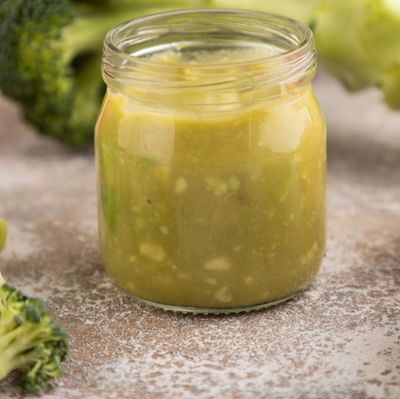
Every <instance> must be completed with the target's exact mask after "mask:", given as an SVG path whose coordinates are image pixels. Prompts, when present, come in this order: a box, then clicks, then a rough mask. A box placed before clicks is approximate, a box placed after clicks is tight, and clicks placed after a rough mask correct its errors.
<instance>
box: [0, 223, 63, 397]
mask: <svg viewBox="0 0 400 399" xmlns="http://www.w3.org/2000/svg"><path fill="white" fill-rule="evenodd" d="M5 235H6V227H5V222H4V221H3V220H2V219H0V249H1V248H2V247H3V244H4V241H5ZM67 352H68V347H67V342H66V333H65V331H64V330H63V329H62V328H60V326H59V325H58V324H57V323H56V322H55V321H54V320H53V319H52V317H51V316H50V314H49V313H48V312H47V310H46V309H45V307H44V306H43V303H42V301H41V300H40V299H38V298H29V297H27V296H25V295H24V294H22V293H21V292H20V291H18V290H17V289H16V288H14V287H11V286H10V285H8V284H7V283H6V282H5V280H4V278H3V276H2V275H1V273H0V380H2V379H4V378H5V377H6V376H7V375H8V374H9V373H10V372H11V371H13V370H17V369H18V370H21V371H22V377H21V386H22V387H23V389H24V390H25V391H27V392H38V391H40V390H42V389H44V388H45V387H46V386H47V383H48V381H49V379H51V378H56V377H59V376H61V374H62V372H63V370H62V367H61V362H62V361H63V360H64V358H65V356H66V355H67Z"/></svg>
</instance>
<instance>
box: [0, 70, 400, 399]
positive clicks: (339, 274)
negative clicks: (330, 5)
mask: <svg viewBox="0 0 400 399" xmlns="http://www.w3.org/2000/svg"><path fill="white" fill-rule="evenodd" d="M316 88H317V93H318V95H319V97H320V100H321V103H322V106H323V108H324V111H325V113H326V115H327V119H328V123H329V189H328V250H327V256H326V258H325V260H324V262H323V266H322V270H321V272H320V274H319V276H318V278H317V280H316V281H315V283H314V284H313V286H312V287H311V288H310V289H309V290H308V291H307V292H306V293H304V294H303V295H301V296H300V297H298V298H297V299H295V300H292V301H290V302H288V303H286V304H284V305H281V306H278V307H276V308H273V309H270V310H265V311H260V312H256V313H249V314H243V315H235V316H224V317H207V316H201V317H194V316H184V315H175V314H171V313H165V312H163V311H160V310H155V309H150V308H146V307H144V306H142V305H139V304H137V303H135V302H134V301H133V300H132V299H130V298H128V297H127V296H126V295H124V294H122V293H121V292H119V291H118V290H117V289H116V288H115V287H114V286H113V285H112V283H111V282H110V279H109V278H108V277H107V275H106V274H105V272H104V270H103V267H102V265H101V262H100V258H99V251H98V243H97V231H96V211H95V203H96V198H95V174H94V165H93V156H92V154H91V153H90V152H89V153H88V152H73V151H71V150H68V149H66V148H65V147H63V146H62V145H60V144H58V143H56V142H53V141H52V140H50V139H47V138H43V137H39V136H38V135H36V134H34V132H33V131H32V130H31V129H30V128H28V127H27V126H26V125H25V124H24V123H22V122H21V119H20V117H19V116H18V113H17V111H16V109H15V107H13V106H12V105H10V104H9V103H7V102H6V101H5V100H1V101H0V215H2V216H3V217H5V218H6V219H7V221H8V223H9V228H10V234H9V240H8V243H7V248H6V250H5V252H4V253H3V254H2V255H1V257H0V266H1V269H2V271H3V272H4V275H5V277H6V278H7V279H8V280H9V281H10V282H12V283H13V284H15V285H16V286H18V287H20V288H23V289H24V290H25V291H26V292H27V293H29V294H34V295H37V296H41V297H42V298H44V299H45V301H46V303H47V305H48V306H49V308H50V309H51V311H52V312H53V314H54V315H56V317H57V319H58V320H59V321H60V323H61V324H62V325H64V326H65V327H66V329H67V330H68V331H69V334H70V338H69V345H70V355H69V357H68V361H67V362H66V365H65V367H66V374H65V376H64V378H62V379H61V380H59V381H58V382H56V383H54V384H53V386H52V388H51V389H50V390H49V391H48V392H47V393H46V394H45V395H44V396H43V397H44V398H57V399H58V398H59V399H77V398H93V399H94V398H96V399H97V398H104V399H111V398H118V399H119V398H121V399H124V398H126V399H128V398H129V399H135V398H140V399H142V398H143V399H146V398H149V399H150V398H157V399H163V398H224V399H225V398H232V399H239V398H240V399H241V398H257V399H258V398H268V399H277V398H285V399H290V398H307V399H309V398H323V399H325V398H327V399H329V398H340V399H344V398H359V399H361V398H382V399H383V398H385V399H392V398H393V399H396V398H400V112H398V113H397V114H396V113H393V112H389V111H388V110H387V109H386V108H385V106H384V105H383V104H382V103H381V102H380V100H379V97H380V95H379V93H377V92H375V91H369V92H366V93H363V94H361V95H357V96H350V95H349V94H347V93H345V92H344V91H343V90H342V89H341V88H340V87H339V86H338V85H337V83H336V82H334V81H333V80H332V79H330V78H327V77H325V76H320V77H319V78H318V79H317V81H316ZM19 395H20V393H19V391H18V390H17V389H15V388H13V387H12V385H11V384H10V380H8V381H5V382H2V383H0V398H3V399H9V398H16V397H19Z"/></svg>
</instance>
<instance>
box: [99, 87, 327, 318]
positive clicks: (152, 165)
mask: <svg viewBox="0 0 400 399" xmlns="http://www.w3.org/2000/svg"><path fill="white" fill-rule="evenodd" d="M325 148H326V138H325V123H324V119H323V117H322V114H321V112H320V108H319V106H318V103H317V100H316V98H315V96H314V94H313V91H312V88H311V85H310V84H306V85H304V87H303V88H302V90H301V91H300V92H297V93H296V95H293V96H291V95H288V96H286V97H285V96H284V97H282V98H281V99H280V100H279V101H274V102H272V101H268V100H266V101H263V102H260V103H258V104H256V105H253V106H249V107H245V108H243V109H241V110H235V111H231V112H230V111H228V112H224V113H212V112H210V113H209V114H207V113H201V114H197V113H196V112H179V110H176V112H161V111H160V110H158V109H157V110H156V109H155V108H154V109H152V107H151V106H148V105H147V106H145V105H142V104H140V103H138V102H137V101H133V100H132V99H131V98H129V96H127V95H125V94H122V93H119V92H116V91H113V90H108V92H107V95H106V98H105V101H104V103H103V107H102V111H101V114H100V117H99V120H98V124H97V129H96V159H97V171H98V179H97V181H98V218H99V231H100V241H101V252H102V257H103V260H104V263H105V266H106V268H107V271H108V273H109V274H110V276H111V277H112V278H113V279H114V281H115V282H116V284H117V285H118V286H119V287H121V288H122V289H124V290H125V291H127V292H128V293H130V294H132V295H134V296H135V297H137V298H139V299H142V300H144V301H147V302H150V303H152V304H155V305H158V306H161V307H165V308H169V309H175V310H181V311H199V312H201V311H202V312H229V311H238V310H246V309H252V308H256V307H262V306H267V305H268V304H271V303H276V302H277V301H281V300H284V299H286V298H289V297H291V296H292V295H294V294H295V293H297V292H300V291H302V290H303V289H304V288H306V287H307V286H308V285H309V284H310V283H311V282H312V280H313V278H314V277H315V275H316V273H317V271H318V268H319V265H320V263H321V259H322V257H323V253H324V248H325V166H326V165H325V164H326V150H325Z"/></svg>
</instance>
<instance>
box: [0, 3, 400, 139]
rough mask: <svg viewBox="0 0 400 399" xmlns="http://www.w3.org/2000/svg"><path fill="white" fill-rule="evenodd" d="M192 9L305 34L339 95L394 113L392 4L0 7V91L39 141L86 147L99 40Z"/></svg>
mask: <svg viewBox="0 0 400 399" xmlns="http://www.w3.org/2000/svg"><path fill="white" fill-rule="evenodd" d="M193 7H203V8H205V7H218V8H222V7H223V8H244V9H255V10H260V11H265V12H273V13H279V14H282V15H286V16H289V17H292V18H295V19H298V20H300V21H302V22H303V23H306V24H309V25H310V26H312V28H313V30H314V34H315V41H316V46H317V49H318V53H319V56H320V59H321V60H322V61H323V62H325V64H326V65H327V67H328V69H329V70H330V71H331V72H332V73H333V74H334V75H335V76H336V77H337V78H338V79H339V80H340V81H341V82H342V83H343V84H344V85H345V86H346V87H347V88H348V89H350V90H359V89H362V88H365V87H368V86H377V87H379V88H381V89H382V91H383V93H384V98H385V100H386V102H387V103H388V104H389V105H390V106H391V107H394V108H400V0H280V1H276V0H97V1H95V0H1V2H0V87H1V89H2V91H3V93H4V94H5V95H6V96H8V97H10V98H13V99H14V100H17V101H18V102H19V103H20V104H21V105H22V108H23V112H24V115H25V117H26V119H27V120H28V121H30V122H31V123H32V124H33V125H34V126H36V127H37V128H38V129H39V131H41V132H42V133H44V134H48V135H51V136H54V137H57V138H59V139H61V140H63V141H65V142H68V143H71V144H78V145H79V144H84V143H87V142H88V141H90V140H91V138H92V135H93V129H94V124H95V120H96V117H97V113H98V110H99V107H100V103H101V99H102V96H103V93H104V85H103V83H102V81H101V75H100V58H101V51H102V42H103V39H104V35H105V33H106V32H107V30H108V29H110V28H111V27H112V26H114V25H116V24H118V23H120V22H123V21H125V20H128V19H131V18H134V17H137V16H139V15H144V14H149V13H153V12H156V11H162V10H168V9H178V8H193Z"/></svg>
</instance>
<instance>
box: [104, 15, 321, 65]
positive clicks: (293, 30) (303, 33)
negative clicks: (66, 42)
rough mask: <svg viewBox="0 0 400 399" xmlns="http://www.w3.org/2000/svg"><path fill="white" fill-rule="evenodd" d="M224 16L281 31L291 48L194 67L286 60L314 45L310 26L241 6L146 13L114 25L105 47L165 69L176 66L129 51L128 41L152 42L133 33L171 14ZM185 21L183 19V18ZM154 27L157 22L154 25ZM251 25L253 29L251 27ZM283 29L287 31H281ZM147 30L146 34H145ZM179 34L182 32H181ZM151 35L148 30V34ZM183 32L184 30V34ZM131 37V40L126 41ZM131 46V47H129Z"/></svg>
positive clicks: (165, 18) (133, 42)
mask: <svg viewBox="0 0 400 399" xmlns="http://www.w3.org/2000/svg"><path fill="white" fill-rule="evenodd" d="M194 16H195V17H201V16H203V17H205V18H207V17H210V16H211V17H217V18H218V17H222V18H221V21H222V22H223V18H224V17H227V18H229V17H238V18H240V19H242V20H243V24H246V23H251V22H254V21H255V20H256V21H257V22H258V23H259V24H264V27H265V28H267V29H268V30H270V31H271V32H272V31H273V30H274V31H275V32H274V33H275V34H278V35H279V36H280V38H281V39H284V40H285V41H286V43H287V44H289V46H288V48H284V49H281V50H282V51H280V52H279V53H276V54H273V53H272V52H271V53H270V54H268V55H264V56H262V57H254V58H251V59H247V60H244V61H229V62H226V63H223V62H213V61H207V63H204V64H203V63H201V62H198V63H196V64H195V65H191V67H193V68H203V67H210V66H214V65H216V66H218V67H227V66H241V65H249V64H253V63H260V62H263V61H271V60H279V59H284V58H285V57H288V56H291V57H295V56H296V54H298V53H300V52H302V51H304V50H308V49H309V48H310V46H312V40H313V34H312V31H311V29H309V28H308V27H307V26H305V25H303V24H302V23H300V22H298V21H296V20H294V19H291V18H287V17H284V16H281V15H276V14H270V13H265V12H261V11H252V10H239V9H191V10H177V11H168V12H161V13H156V14H152V15H147V16H143V17H139V18H135V19H133V20H130V21H127V22H124V23H122V24H119V25H117V26H116V27H114V28H112V29H111V30H110V31H109V32H108V33H107V35H106V38H105V46H106V47H108V48H109V49H110V50H112V51H113V52H115V53H116V54H118V55H120V56H121V57H123V58H125V59H126V60H128V61H135V62H138V63H141V64H142V63H143V64H147V65H153V66H156V65H162V67H164V68H168V67H174V66H173V65H171V64H166V63H160V62H157V61H154V60H152V59H151V58H147V57H146V58H144V57H143V56H142V54H143V53H139V54H136V53H134V52H133V53H132V52H131V51H129V49H128V48H129V47H128V46H129V44H131V45H133V46H135V44H139V43H140V44H141V43H143V42H145V41H149V40H151V39H152V38H151V37H150V38H148V39H147V40H146V39H144V40H140V39H139V38H138V39H139V40H132V39H133V38H134V36H136V35H141V34H143V32H140V30H141V28H145V27H146V26H149V25H151V24H153V23H156V24H157V23H158V24H160V23H161V26H162V24H163V23H165V22H168V19H169V18H170V17H174V18H175V17H176V18H185V17H186V18H190V17H194ZM183 22H184V21H183ZM186 22H187V23H188V24H190V22H191V21H190V20H188V19H187V20H186ZM152 28H153V29H154V25H153V26H152ZM248 28H250V29H251V28H252V27H251V26H250V27H248ZM283 29H284V32H282V30H283ZM146 33H147V32H145V33H144V34H146ZM178 33H179V32H178ZM147 34H148V33H147ZM183 34H184V32H182V35H183ZM126 39H128V40H126ZM127 45H128V46H127Z"/></svg>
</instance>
